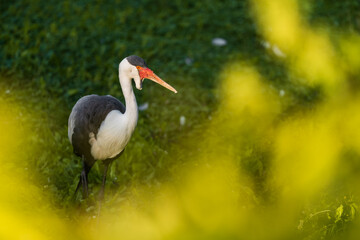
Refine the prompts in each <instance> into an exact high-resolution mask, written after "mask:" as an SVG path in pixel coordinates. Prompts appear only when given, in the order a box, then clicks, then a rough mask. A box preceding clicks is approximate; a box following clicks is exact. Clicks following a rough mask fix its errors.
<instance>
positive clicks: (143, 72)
mask: <svg viewBox="0 0 360 240" xmlns="http://www.w3.org/2000/svg"><path fill="white" fill-rule="evenodd" d="M136 68H137V69H138V70H139V75H140V79H141V80H144V78H149V77H154V75H155V74H154V72H153V71H151V69H150V68H142V67H140V66H137V67H136Z"/></svg>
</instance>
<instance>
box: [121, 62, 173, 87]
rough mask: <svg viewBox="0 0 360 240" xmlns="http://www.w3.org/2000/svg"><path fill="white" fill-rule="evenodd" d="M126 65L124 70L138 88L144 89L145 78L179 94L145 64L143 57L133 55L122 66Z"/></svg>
mask: <svg viewBox="0 0 360 240" xmlns="http://www.w3.org/2000/svg"><path fill="white" fill-rule="evenodd" d="M122 64H123V65H125V66H124V68H125V69H126V70H125V71H127V74H128V76H129V77H130V78H133V79H134V81H135V85H136V88H137V89H139V90H141V89H142V83H143V81H144V79H145V78H147V79H150V80H152V81H154V82H156V83H158V84H160V85H161V86H163V87H166V88H167V89H169V90H171V91H173V92H174V93H177V91H176V90H175V88H173V87H172V86H170V85H169V84H167V83H166V82H165V81H163V80H162V79H161V78H159V77H158V76H157V75H156V74H155V73H154V72H153V71H152V70H151V69H150V68H149V67H148V66H147V65H146V63H145V61H144V59H142V58H141V57H138V56H135V55H131V56H129V57H126V58H125V59H124V60H123V61H122V62H121V63H120V66H121V65H122Z"/></svg>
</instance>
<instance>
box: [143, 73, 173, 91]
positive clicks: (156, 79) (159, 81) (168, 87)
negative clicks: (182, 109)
mask: <svg viewBox="0 0 360 240" xmlns="http://www.w3.org/2000/svg"><path fill="white" fill-rule="evenodd" d="M147 79H150V80H151V81H153V82H156V83H158V84H160V85H161V86H163V87H166V88H167V89H169V90H170V91H173V92H174V93H177V91H176V89H175V88H173V87H172V86H170V85H169V84H168V83H166V82H165V81H164V80H162V79H161V78H159V77H158V76H157V75H156V74H155V73H153V75H151V76H148V77H147Z"/></svg>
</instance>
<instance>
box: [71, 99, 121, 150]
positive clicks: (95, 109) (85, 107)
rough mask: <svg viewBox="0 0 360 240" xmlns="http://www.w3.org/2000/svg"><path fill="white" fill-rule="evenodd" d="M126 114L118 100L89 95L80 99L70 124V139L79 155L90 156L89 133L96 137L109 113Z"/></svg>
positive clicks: (74, 108)
mask: <svg viewBox="0 0 360 240" xmlns="http://www.w3.org/2000/svg"><path fill="white" fill-rule="evenodd" d="M113 110H119V111H120V112H121V113H125V106H124V105H123V104H122V103H121V102H120V101H119V100H118V99H116V98H114V97H112V96H110V95H107V96H98V95H88V96H84V97H82V98H80V99H79V100H78V101H77V103H76V104H75V106H74V107H73V109H72V111H71V114H70V116H69V122H68V137H69V140H70V142H71V143H72V145H73V148H74V153H75V154H77V155H80V156H81V155H89V154H90V147H91V146H90V144H89V133H91V132H93V133H94V134H95V136H96V135H97V133H98V130H99V128H100V125H101V123H102V122H103V121H104V120H105V118H106V116H107V115H108V113H109V112H111V111H113Z"/></svg>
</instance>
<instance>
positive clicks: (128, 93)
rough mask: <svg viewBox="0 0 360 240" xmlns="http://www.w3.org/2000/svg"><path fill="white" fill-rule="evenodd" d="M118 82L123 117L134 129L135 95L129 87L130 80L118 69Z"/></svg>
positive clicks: (135, 118) (136, 118)
mask: <svg viewBox="0 0 360 240" xmlns="http://www.w3.org/2000/svg"><path fill="white" fill-rule="evenodd" d="M119 80H120V85H121V89H122V92H123V95H124V98H125V109H126V110H125V113H124V115H125V117H126V118H127V119H128V120H130V121H129V124H130V123H133V124H134V126H133V127H134V128H135V126H136V124H137V120H138V106H137V103H136V98H135V94H134V91H133V88H132V85H131V81H132V79H131V78H129V77H128V76H127V75H126V74H125V73H124V71H122V70H121V68H119Z"/></svg>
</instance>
